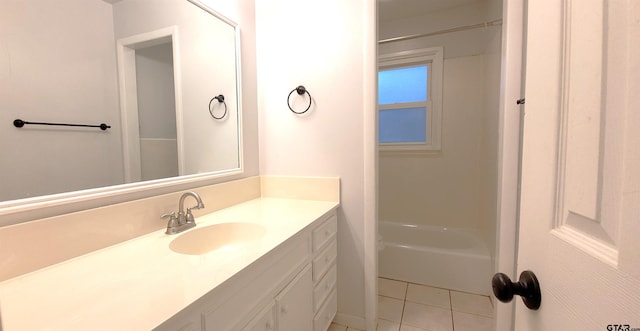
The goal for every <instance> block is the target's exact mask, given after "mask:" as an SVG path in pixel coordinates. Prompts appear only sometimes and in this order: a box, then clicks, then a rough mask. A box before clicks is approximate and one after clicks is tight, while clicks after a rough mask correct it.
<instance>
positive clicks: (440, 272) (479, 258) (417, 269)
mask: <svg viewBox="0 0 640 331" xmlns="http://www.w3.org/2000/svg"><path fill="white" fill-rule="evenodd" d="M378 230H379V234H380V239H379V247H378V249H379V252H378V258H379V260H378V268H379V270H378V273H379V276H380V277H384V278H390V279H396V280H402V281H406V282H410V283H416V284H422V285H429V286H434V287H440V288H447V289H452V290H456V291H463V292H469V293H476V294H483V295H489V294H490V291H491V285H490V284H491V274H492V272H493V263H492V261H491V255H490V254H489V249H488V248H487V245H486V244H485V242H484V240H483V239H482V236H481V235H480V233H479V232H478V231H476V230H473V229H465V228H445V227H438V226H430V225H416V224H406V223H397V222H389V221H380V223H379V228H378Z"/></svg>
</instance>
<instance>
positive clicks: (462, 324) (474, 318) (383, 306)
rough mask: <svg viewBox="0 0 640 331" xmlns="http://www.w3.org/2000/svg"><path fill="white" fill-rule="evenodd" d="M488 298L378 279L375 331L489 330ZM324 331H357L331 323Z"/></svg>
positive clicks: (491, 317)
mask: <svg viewBox="0 0 640 331" xmlns="http://www.w3.org/2000/svg"><path fill="white" fill-rule="evenodd" d="M492 329H493V304H492V302H491V300H490V299H489V297H487V296H483V295H476V294H470V293H464V292H458V291H453V290H447V289H441V288H436V287H430V286H424V285H417V284H411V283H406V282H401V281H397V280H391V279H385V278H379V279H378V330H377V331H467V330H473V331H491V330H492ZM327 331H359V330H356V329H352V328H347V327H346V326H342V325H338V324H335V323H334V324H331V327H329V330H327Z"/></svg>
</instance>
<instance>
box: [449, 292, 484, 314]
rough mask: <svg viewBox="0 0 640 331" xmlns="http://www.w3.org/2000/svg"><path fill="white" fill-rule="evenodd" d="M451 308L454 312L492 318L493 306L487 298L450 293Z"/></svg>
mask: <svg viewBox="0 0 640 331" xmlns="http://www.w3.org/2000/svg"><path fill="white" fill-rule="evenodd" d="M451 308H452V309H453V310H454V311H459V312H463V313H469V314H474V315H481V316H486V317H493V305H492V304H491V300H489V297H487V296H484V295H477V294H469V293H464V292H456V291H451Z"/></svg>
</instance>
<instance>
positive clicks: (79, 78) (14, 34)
mask: <svg viewBox="0 0 640 331" xmlns="http://www.w3.org/2000/svg"><path fill="white" fill-rule="evenodd" d="M2 7H3V8H2V10H0V109H2V111H0V123H1V125H2V129H1V130H0V150H1V151H2V161H0V183H1V184H0V186H1V188H0V201H4V200H11V199H16V198H23V197H31V196H40V195H43V194H51V193H59V192H66V191H75V190H79V189H85V188H92V187H100V186H107V185H113V184H117V183H121V182H122V180H123V168H122V150H121V147H120V130H119V125H118V124H119V118H120V117H119V110H118V101H117V78H116V55H115V48H114V44H113V20H112V16H111V6H110V5H108V4H106V3H105V2H102V1H83V0H60V1H54V2H52V1H37V2H34V1H3V3H2ZM75 12H81V13H83V15H69V13H75ZM17 118H19V119H22V120H25V121H33V122H58V123H61V122H62V123H65V122H66V123H79V124H100V123H106V124H109V125H112V128H111V129H109V130H107V131H105V132H103V131H101V130H100V129H77V128H60V127H43V126H25V127H23V128H21V129H18V128H15V127H14V126H13V124H12V123H13V120H14V119H17ZM68 174H73V175H72V176H71V175H68Z"/></svg>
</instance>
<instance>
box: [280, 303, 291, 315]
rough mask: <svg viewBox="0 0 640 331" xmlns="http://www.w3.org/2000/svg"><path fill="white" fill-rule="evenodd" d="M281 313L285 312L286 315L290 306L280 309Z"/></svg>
mask: <svg viewBox="0 0 640 331" xmlns="http://www.w3.org/2000/svg"><path fill="white" fill-rule="evenodd" d="M280 311H281V312H283V313H284V314H286V313H288V312H289V305H283V306H282V308H280Z"/></svg>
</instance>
